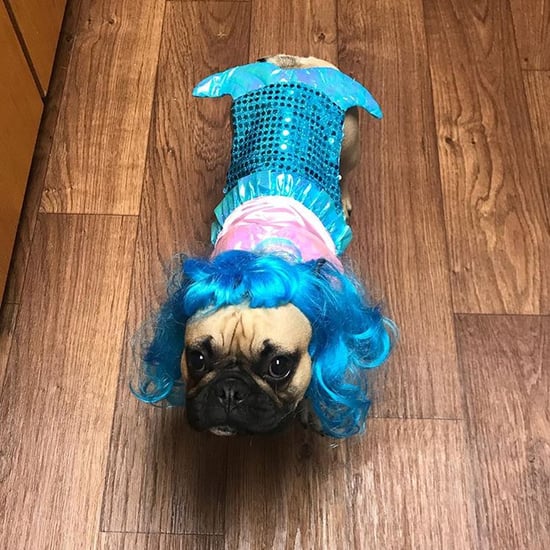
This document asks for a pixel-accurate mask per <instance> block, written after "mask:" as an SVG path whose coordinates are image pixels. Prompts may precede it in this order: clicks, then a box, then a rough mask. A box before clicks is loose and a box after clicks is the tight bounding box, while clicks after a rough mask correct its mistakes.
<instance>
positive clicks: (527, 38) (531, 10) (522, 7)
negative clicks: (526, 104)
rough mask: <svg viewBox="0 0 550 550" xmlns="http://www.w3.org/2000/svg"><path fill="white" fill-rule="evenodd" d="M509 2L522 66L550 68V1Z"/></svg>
mask: <svg viewBox="0 0 550 550" xmlns="http://www.w3.org/2000/svg"><path fill="white" fill-rule="evenodd" d="M509 2H510V7H511V9H512V15H513V18H514V28H515V37H516V43H517V48H518V52H519V57H520V62H521V67H522V68H523V69H536V70H542V69H544V70H547V71H548V70H550V1H549V0H509Z"/></svg>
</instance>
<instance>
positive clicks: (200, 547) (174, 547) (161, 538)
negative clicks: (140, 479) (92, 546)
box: [96, 533, 223, 550]
mask: <svg viewBox="0 0 550 550" xmlns="http://www.w3.org/2000/svg"><path fill="white" fill-rule="evenodd" d="M129 548H131V549H132V550H222V549H223V537H218V536H208V535H148V534H146V533H100V535H99V542H98V545H97V547H96V550H128V549H129Z"/></svg>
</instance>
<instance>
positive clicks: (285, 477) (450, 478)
mask: <svg viewBox="0 0 550 550" xmlns="http://www.w3.org/2000/svg"><path fill="white" fill-rule="evenodd" d="M464 455H465V441H464V434H463V429H462V426H461V424H460V423H459V422H457V421H431V420H388V419H373V420H371V422H370V423H369V428H368V435H367V436H366V437H365V438H362V439H354V440H350V441H348V442H339V443H338V444H337V445H336V446H333V445H332V444H331V442H330V440H326V439H321V438H319V437H317V436H315V435H313V436H312V435H311V434H308V433H305V432H303V431H302V430H301V429H300V428H297V429H296V430H294V432H293V433H291V434H287V435H284V436H279V437H277V438H272V439H265V440H261V439H253V440H250V441H249V442H246V441H242V440H241V441H238V440H233V441H231V442H230V443H229V466H228V470H227V472H228V488H227V493H228V496H227V519H226V530H227V534H226V545H225V547H226V548H227V549H231V550H233V549H249V548H258V549H260V548H262V549H271V548H273V549H277V550H280V549H291V548H304V549H305V548H342V549H343V548H358V549H359V548H388V549H396V550H405V549H409V548H410V549H413V548H452V549H455V548H456V549H457V550H462V549H463V548H473V547H474V545H473V542H474V541H475V539H476V534H475V516H474V514H473V506H472V503H471V485H470V477H469V476H470V472H469V465H468V463H467V462H465V461H464V460H463V458H464Z"/></svg>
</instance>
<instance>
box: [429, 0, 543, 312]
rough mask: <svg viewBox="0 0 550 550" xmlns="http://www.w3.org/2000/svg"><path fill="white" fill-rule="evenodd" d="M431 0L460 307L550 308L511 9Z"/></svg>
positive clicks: (538, 185) (537, 185) (537, 183)
mask: <svg viewBox="0 0 550 550" xmlns="http://www.w3.org/2000/svg"><path fill="white" fill-rule="evenodd" d="M425 6H426V29H427V37H428V44H429V52H430V67H431V74H432V83H433V95H434V104H435V112H436V122H437V135H438V144H439V154H440V170H441V180H442V186H443V197H444V202H445V212H446V222H447V233H448V239H449V248H450V258H451V269H452V282H453V299H454V308H455V311H457V312H464V313H478V312H479V313H541V312H545V311H548V308H549V307H550V288H549V273H550V233H549V228H548V225H546V222H545V215H544V211H543V202H542V198H543V197H542V182H541V179H540V177H539V173H538V171H537V167H536V163H535V162H534V154H533V150H534V143H533V137H532V134H531V129H530V126H529V124H528V123H527V120H528V119H527V118H526V111H527V105H526V102H525V94H524V90H523V84H522V77H521V72H520V65H519V60H518V57H517V53H516V50H515V48H514V34H513V27H512V21H511V17H510V13H509V11H508V10H503V9H501V3H500V2H498V1H489V2H465V1H462V0H454V1H453V2H425Z"/></svg>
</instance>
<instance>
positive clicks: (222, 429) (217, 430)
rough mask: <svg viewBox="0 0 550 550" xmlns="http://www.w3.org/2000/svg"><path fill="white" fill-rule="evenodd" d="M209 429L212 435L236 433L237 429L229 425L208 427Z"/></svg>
mask: <svg viewBox="0 0 550 550" xmlns="http://www.w3.org/2000/svg"><path fill="white" fill-rule="evenodd" d="M209 431H210V433H211V434H214V435H235V434H236V433H237V430H236V429H235V428H232V427H231V426H216V427H214V428H209Z"/></svg>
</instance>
